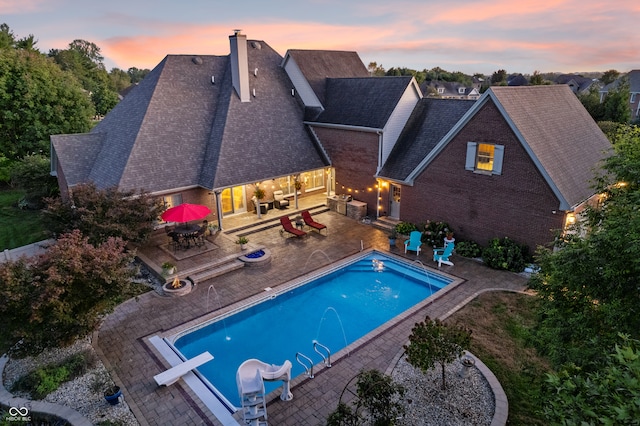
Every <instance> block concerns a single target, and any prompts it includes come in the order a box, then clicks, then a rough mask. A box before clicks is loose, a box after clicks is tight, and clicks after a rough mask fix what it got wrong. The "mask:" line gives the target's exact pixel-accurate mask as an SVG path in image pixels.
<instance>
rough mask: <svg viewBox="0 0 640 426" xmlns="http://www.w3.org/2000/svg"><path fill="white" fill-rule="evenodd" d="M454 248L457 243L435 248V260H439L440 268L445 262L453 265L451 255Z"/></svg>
mask: <svg viewBox="0 0 640 426" xmlns="http://www.w3.org/2000/svg"><path fill="white" fill-rule="evenodd" d="M454 248H455V244H454V243H449V244H447V245H446V246H444V247H442V248H434V249H433V261H434V262H438V268H439V267H440V266H442V264H443V263H444V264H445V265H449V266H453V262H451V261H450V260H449V256H451V252H453V249H454Z"/></svg>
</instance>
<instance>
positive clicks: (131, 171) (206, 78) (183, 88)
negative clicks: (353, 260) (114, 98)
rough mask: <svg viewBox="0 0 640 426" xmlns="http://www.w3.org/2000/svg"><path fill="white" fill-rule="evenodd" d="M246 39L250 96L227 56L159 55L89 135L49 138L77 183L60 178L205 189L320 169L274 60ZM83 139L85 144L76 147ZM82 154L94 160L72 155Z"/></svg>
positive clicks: (67, 173) (266, 50) (160, 188)
mask: <svg viewBox="0 0 640 426" xmlns="http://www.w3.org/2000/svg"><path fill="white" fill-rule="evenodd" d="M256 43H257V44H256ZM247 44H248V54H249V70H251V72H250V85H251V88H252V89H253V88H255V89H256V97H252V98H251V102H245V103H241V102H240V100H239V98H238V96H237V95H236V94H235V92H234V91H233V88H232V85H231V78H230V62H229V61H230V59H229V56H212V55H168V56H167V57H165V58H164V60H163V61H162V62H161V63H160V64H159V65H158V66H156V68H154V70H152V71H151V72H150V73H149V74H148V75H147V76H146V77H145V78H144V79H143V80H142V81H141V82H140V84H139V85H138V86H137V87H136V88H134V89H133V90H132V91H131V92H130V93H129V94H128V96H126V97H125V99H123V100H122V101H121V102H120V103H119V104H118V105H117V106H116V107H115V108H114V109H113V110H112V111H111V112H110V113H109V114H107V116H106V117H105V118H104V120H103V121H102V122H100V123H99V124H98V125H97V126H96V127H95V128H94V129H93V130H92V131H91V133H89V134H84V135H67V136H66V137H57V138H56V139H55V140H54V138H52V141H53V143H54V149H56V154H57V155H58V157H59V158H60V160H61V165H62V168H63V171H64V173H65V176H66V177H72V178H74V179H77V180H74V181H71V180H69V184H70V185H73V184H75V183H79V182H80V181H84V180H91V181H93V182H95V183H96V185H97V186H98V187H109V186H113V185H117V186H118V187H119V188H120V189H122V190H127V189H145V190H148V191H151V192H159V191H169V190H172V189H176V188H185V187H193V186H198V185H200V186H202V187H205V188H210V189H213V188H222V187H226V186H230V185H239V184H243V183H248V182H255V181H258V180H263V179H267V178H273V177H278V176H284V175H288V174H294V173H298V172H301V171H304V170H309V169H314V168H319V167H323V166H325V165H327V161H326V160H325V159H324V157H323V156H322V155H321V153H320V151H319V150H318V149H317V146H316V144H315V141H314V139H313V138H312V137H311V136H310V135H309V134H308V132H307V129H306V126H305V125H304V124H303V109H302V107H301V106H300V105H299V104H298V103H297V101H296V99H295V98H294V97H292V96H291V83H290V82H289V81H288V77H287V76H286V73H285V71H284V70H283V69H282V68H281V67H280V63H281V61H282V57H281V56H279V55H278V54H277V53H276V52H275V51H274V50H273V49H271V48H270V47H269V46H268V45H266V44H265V43H264V42H262V41H260V42H255V41H247ZM255 45H260V46H261V48H260V49H258V48H255V47H252V46H255ZM255 68H258V69H259V72H258V75H257V77H256V76H254V75H253V70H254V69H255ZM212 76H215V84H212V82H211V77H212ZM98 134H101V135H102V136H101V137H100V138H98V137H96V135H98ZM99 142H100V143H99ZM84 143H86V144H89V145H91V146H92V147H91V148H88V147H85V146H82V147H80V148H79V146H80V145H83V144H84ZM77 149H79V150H80V151H79V152H75V151H76V150H77ZM72 151H73V152H72ZM83 152H84V153H83ZM96 152H98V153H97V155H95V154H96ZM89 154H92V155H93V157H92V158H93V159H94V160H95V161H90V162H89V161H88V162H85V163H84V164H80V163H79V162H78V161H76V160H75V159H76V158H78V157H82V156H84V157H85V158H88V156H90V155H89ZM87 169H90V171H88V172H87Z"/></svg>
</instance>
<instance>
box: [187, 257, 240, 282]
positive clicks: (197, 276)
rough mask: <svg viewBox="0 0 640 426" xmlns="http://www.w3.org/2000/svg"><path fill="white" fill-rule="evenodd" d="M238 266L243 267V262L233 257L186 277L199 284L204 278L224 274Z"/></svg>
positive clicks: (238, 267)
mask: <svg viewBox="0 0 640 426" xmlns="http://www.w3.org/2000/svg"><path fill="white" fill-rule="evenodd" d="M240 268H244V262H242V261H240V260H238V259H233V260H231V261H229V262H226V263H222V264H219V265H217V266H215V267H213V268H209V269H206V270H203V271H200V272H196V273H193V274H190V275H188V276H187V278H190V279H191V280H192V281H193V282H194V283H195V284H199V283H201V282H203V281H205V280H208V279H211V278H215V277H219V276H220V275H224V274H226V273H228V272H231V271H235V270H236V269H240Z"/></svg>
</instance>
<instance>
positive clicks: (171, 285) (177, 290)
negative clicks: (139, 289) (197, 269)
mask: <svg viewBox="0 0 640 426" xmlns="http://www.w3.org/2000/svg"><path fill="white" fill-rule="evenodd" d="M192 287H193V284H192V283H191V281H189V280H181V279H179V278H178V276H177V275H176V277H175V278H174V279H173V281H172V282H168V283H165V284H164V285H163V286H162V292H163V293H164V294H165V295H167V296H184V295H185V294H188V293H189V292H190V291H191V289H192Z"/></svg>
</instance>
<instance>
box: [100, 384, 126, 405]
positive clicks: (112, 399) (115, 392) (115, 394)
mask: <svg viewBox="0 0 640 426" xmlns="http://www.w3.org/2000/svg"><path fill="white" fill-rule="evenodd" d="M121 396H122V391H121V390H120V388H119V387H118V386H112V387H110V388H109V389H107V390H106V391H104V399H105V400H106V401H107V402H108V403H109V404H111V405H118V404H119V403H120V397H121Z"/></svg>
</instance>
